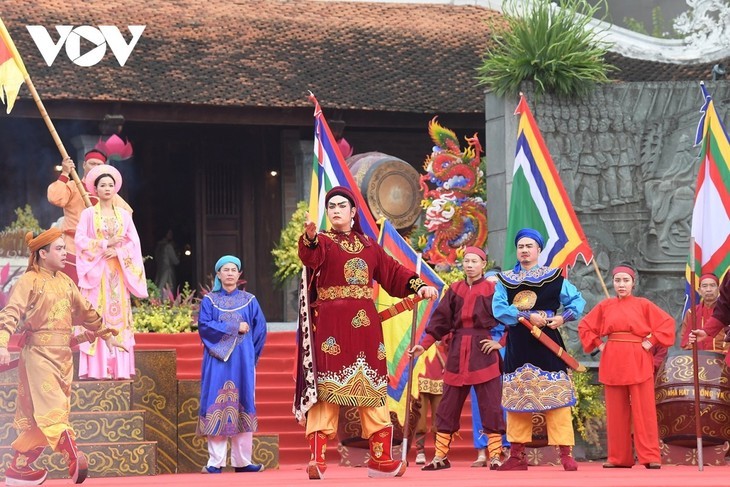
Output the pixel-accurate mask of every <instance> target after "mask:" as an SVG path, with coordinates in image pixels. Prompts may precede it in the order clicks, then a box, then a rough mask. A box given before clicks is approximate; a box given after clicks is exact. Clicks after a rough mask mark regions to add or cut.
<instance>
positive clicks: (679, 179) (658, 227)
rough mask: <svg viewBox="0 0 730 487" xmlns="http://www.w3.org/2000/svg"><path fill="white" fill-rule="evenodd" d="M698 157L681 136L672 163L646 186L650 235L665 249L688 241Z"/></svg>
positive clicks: (686, 140) (686, 138)
mask: <svg viewBox="0 0 730 487" xmlns="http://www.w3.org/2000/svg"><path fill="white" fill-rule="evenodd" d="M694 159H695V156H694V154H693V153H692V144H691V142H690V138H689V136H688V135H687V134H682V136H681V137H680V138H679V141H678V143H677V149H676V152H675V154H674V155H673V157H672V162H671V164H670V166H669V168H668V169H667V171H666V172H665V173H664V174H655V175H654V177H655V178H657V179H652V180H650V181H647V182H646V183H645V196H646V202H647V206H648V207H649V211H650V212H651V220H650V222H649V233H650V234H651V235H656V237H657V239H658V241H659V245H660V246H661V247H662V248H663V249H669V248H671V247H672V246H675V247H678V246H681V245H683V244H684V242H685V241H686V240H688V238H689V233H690V226H689V218H690V216H691V215H692V209H693V206H694V189H693V188H692V186H693V182H694V173H695V165H694Z"/></svg>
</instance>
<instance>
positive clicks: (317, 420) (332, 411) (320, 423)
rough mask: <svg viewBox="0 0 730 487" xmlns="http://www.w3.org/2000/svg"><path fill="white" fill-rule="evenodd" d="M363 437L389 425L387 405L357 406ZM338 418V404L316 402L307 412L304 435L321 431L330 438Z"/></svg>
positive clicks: (333, 434)
mask: <svg viewBox="0 0 730 487" xmlns="http://www.w3.org/2000/svg"><path fill="white" fill-rule="evenodd" d="M357 411H358V413H360V425H361V427H362V436H363V438H370V437H371V436H372V435H373V434H374V433H377V432H378V431H380V430H381V429H383V428H385V427H386V426H390V424H391V422H390V413H389V412H388V406H380V407H377V408H372V407H358V408H357ZM339 419H340V405H339V404H332V403H330V402H318V403H316V404H315V405H314V406H312V409H310V410H309V411H308V412H307V428H306V429H307V432H306V436H309V434H310V433H314V432H315V431H321V432H323V433H324V434H326V435H327V436H328V437H329V438H330V439H331V438H334V437H335V435H336V434H337V423H338V421H339Z"/></svg>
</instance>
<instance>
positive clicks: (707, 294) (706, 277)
mask: <svg viewBox="0 0 730 487" xmlns="http://www.w3.org/2000/svg"><path fill="white" fill-rule="evenodd" d="M700 296H701V297H702V301H701V302H700V304H698V305H697V306H695V309H694V312H693V310H691V309H690V310H687V313H685V315H684V320H682V327H681V328H680V334H681V337H682V341H681V342H680V344H679V346H680V347H682V348H683V349H685V350H691V349H692V346H691V345H690V343H689V333H690V332H691V331H692V328H693V325H695V326H694V327H695V328H697V329H700V330H703V329H704V328H705V325H706V323H707V322H708V321H710V318H712V313H713V312H714V311H715V304H717V298H718V297H719V296H720V280H719V279H718V278H717V276H716V275H715V274H711V273H707V274H703V275H702V277H700ZM695 316H697V318H696V320H697V321H695ZM725 328H727V327H725ZM718 331H719V330H718ZM723 338H725V334H722V335H720V336H716V337H715V339H714V340H702V341H700V342H698V343H697V346H698V347H699V348H698V350H711V351H715V352H722V353H726V348H727V347H726V343H725V342H724V341H723Z"/></svg>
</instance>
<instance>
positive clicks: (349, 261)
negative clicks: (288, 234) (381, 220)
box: [299, 232, 423, 407]
mask: <svg viewBox="0 0 730 487" xmlns="http://www.w3.org/2000/svg"><path fill="white" fill-rule="evenodd" d="M299 258H300V259H301V260H302V263H304V265H305V266H307V267H309V268H311V269H313V270H314V275H315V279H314V280H313V282H312V283H311V284H310V286H311V285H314V286H316V296H317V300H316V302H314V304H313V305H312V307H313V308H314V310H315V311H314V316H313V317H312V319H313V324H314V326H313V328H314V332H313V345H314V350H313V354H314V359H315V362H316V367H315V370H316V382H317V400H318V401H324V402H329V403H334V404H339V405H342V406H366V407H379V406H383V405H384V404H385V401H386V394H387V387H388V371H387V366H386V361H385V359H386V357H385V344H384V343H383V329H382V328H381V323H380V319H379V318H378V313H377V310H376V309H375V305H374V303H373V280H375V281H377V282H378V284H380V285H381V286H382V287H383V288H384V289H385V290H386V291H387V292H388V294H390V295H391V296H396V297H405V296H408V295H410V294H413V293H414V292H416V290H417V289H418V288H419V287H421V286H423V281H421V280H420V279H419V278H418V276H417V275H416V274H415V273H414V272H413V271H410V270H409V269H407V268H406V267H404V266H402V265H401V264H399V263H398V262H397V261H395V260H394V259H393V258H391V257H390V256H389V255H388V254H386V252H385V251H384V250H383V249H382V248H381V247H380V246H379V245H378V244H377V243H376V242H374V241H372V240H371V239H369V238H367V237H366V236H364V235H362V234H358V233H355V232H348V233H336V232H322V233H319V234H318V236H317V238H316V239H315V242H308V241H306V240H305V239H304V237H301V238H300V239H299Z"/></svg>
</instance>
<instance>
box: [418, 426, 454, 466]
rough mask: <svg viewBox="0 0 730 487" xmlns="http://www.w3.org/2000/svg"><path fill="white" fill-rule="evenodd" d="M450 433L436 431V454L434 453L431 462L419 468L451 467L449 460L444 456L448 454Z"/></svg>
mask: <svg viewBox="0 0 730 487" xmlns="http://www.w3.org/2000/svg"><path fill="white" fill-rule="evenodd" d="M452 437H453V435H452V434H451V433H442V432H438V433H436V455H434V457H433V460H431V463H429V464H428V465H426V466H425V467H423V468H422V469H421V470H425V471H430V470H444V469H446V468H451V462H449V459H448V458H446V457H447V455H448V454H449V447H450V446H451V438H452Z"/></svg>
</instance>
